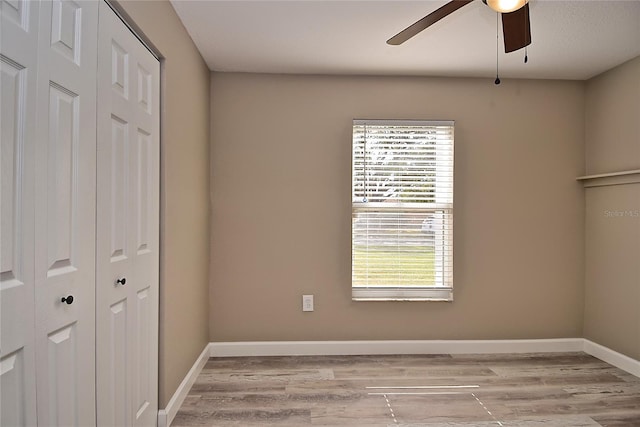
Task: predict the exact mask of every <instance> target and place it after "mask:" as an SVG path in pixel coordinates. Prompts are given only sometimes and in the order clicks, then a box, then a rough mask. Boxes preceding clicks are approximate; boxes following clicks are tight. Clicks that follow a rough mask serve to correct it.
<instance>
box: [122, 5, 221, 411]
mask: <svg viewBox="0 0 640 427" xmlns="http://www.w3.org/2000/svg"><path fill="white" fill-rule="evenodd" d="M119 5H120V6H121V7H123V8H124V10H125V12H126V13H127V14H128V15H129V16H130V17H131V19H132V20H133V21H134V22H135V24H136V25H137V26H138V27H140V29H141V30H142V32H143V33H144V35H145V36H146V37H147V38H148V39H150V40H151V42H152V43H153V44H154V45H155V46H156V47H157V49H158V50H159V51H160V53H161V54H162V56H163V57H164V59H163V61H162V98H163V99H162V112H161V120H162V125H161V126H162V127H161V133H162V136H161V139H162V153H161V156H162V157H161V178H160V179H161V196H160V197H161V218H160V221H161V223H160V227H161V258H160V378H159V380H160V384H159V385H160V396H159V405H160V407H161V408H163V407H165V406H166V404H167V402H168V400H169V399H170V398H171V396H172V395H173V393H174V392H175V390H176V389H177V387H178V385H179V384H180V382H181V381H182V379H183V378H184V376H185V375H186V373H187V372H188V371H189V369H190V368H191V366H192V365H193V363H194V362H195V360H196V358H197V357H198V355H199V354H200V353H201V352H202V350H203V349H204V347H205V345H206V344H207V342H208V340H209V339H208V333H209V332H208V305H207V301H208V294H209V290H208V276H209V265H208V261H209V239H208V234H209V222H210V212H209V203H208V202H209V162H208V159H209V70H208V68H207V66H206V64H205V63H204V61H203V59H202V57H201V56H200V54H199V53H198V51H197V50H196V48H195V46H194V44H193V42H192V41H191V39H190V38H189V35H188V34H187V32H186V30H185V29H184V27H183V26H182V23H181V22H180V20H179V18H178V16H177V15H176V14H175V12H174V10H173V8H172V6H171V4H170V3H169V2H168V1H158V0H153V1H129V0H121V1H120V2H119Z"/></svg>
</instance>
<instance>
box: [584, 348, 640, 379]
mask: <svg viewBox="0 0 640 427" xmlns="http://www.w3.org/2000/svg"><path fill="white" fill-rule="evenodd" d="M584 352H585V353H587V354H590V355H592V356H593V357H597V358H598V359H600V360H602V361H604V362H607V363H608V364H610V365H613V366H615V367H616V368H620V369H622V370H623V371H627V372H628V373H630V374H631V375H635V376H636V377H639V378H640V361H638V360H635V359H632V358H630V357H629V356H625V355H624V354H621V353H618V352H617V351H614V350H611V349H610V348H608V347H605V346H603V345H600V344H596V343H594V342H593V341H589V340H588V339H585V340H584Z"/></svg>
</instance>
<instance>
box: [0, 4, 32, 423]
mask: <svg viewBox="0 0 640 427" xmlns="http://www.w3.org/2000/svg"><path fill="white" fill-rule="evenodd" d="M0 12H1V14H2V17H1V22H0V40H1V41H2V42H1V43H0V73H1V77H0V85H1V86H0V91H1V92H0V95H1V96H0V100H1V103H0V114H1V116H0V138H1V139H0V143H1V146H0V162H1V163H0V176H1V177H0V179H1V184H2V188H1V190H0V224H1V226H0V240H1V241H2V244H1V246H0V266H1V267H2V268H1V271H0V425H2V426H13V425H34V424H35V423H36V373H35V366H36V365H35V337H34V332H35V317H34V316H35V310H34V305H33V301H34V289H35V284H34V250H33V243H34V239H33V235H34V234H33V233H34V224H33V202H34V176H33V171H34V164H33V160H34V153H35V143H36V138H35V132H34V131H35V128H34V127H33V126H32V123H30V122H29V118H33V117H35V108H36V79H37V60H38V55H37V46H38V7H37V5H36V7H33V5H32V4H31V3H30V2H28V1H23V2H9V1H4V0H3V1H1V2H0ZM5 40H12V41H13V42H12V43H6V42H5Z"/></svg>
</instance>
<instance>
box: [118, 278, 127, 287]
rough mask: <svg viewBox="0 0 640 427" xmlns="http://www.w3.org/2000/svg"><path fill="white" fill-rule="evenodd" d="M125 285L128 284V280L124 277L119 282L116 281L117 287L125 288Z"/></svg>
mask: <svg viewBox="0 0 640 427" xmlns="http://www.w3.org/2000/svg"><path fill="white" fill-rule="evenodd" d="M125 283H127V278H126V277H123V278H122V279H118V280H116V285H122V286H124V285H125Z"/></svg>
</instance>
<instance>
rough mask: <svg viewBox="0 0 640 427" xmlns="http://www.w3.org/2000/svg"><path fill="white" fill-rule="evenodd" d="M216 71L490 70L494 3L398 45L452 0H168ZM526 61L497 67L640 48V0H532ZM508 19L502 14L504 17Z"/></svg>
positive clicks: (563, 72) (578, 70)
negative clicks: (399, 37)
mask: <svg viewBox="0 0 640 427" xmlns="http://www.w3.org/2000/svg"><path fill="white" fill-rule="evenodd" d="M171 3H172V4H173V7H174V8H175V10H176V12H177V13H178V15H179V16H180V19H181V20H182V22H183V23H184V25H185V27H186V28H187V31H188V32H189V34H190V35H191V37H192V39H193V40H194V42H195V44H196V46H197V47H198V49H199V50H200V52H201V53H202V56H203V57H204V59H205V61H206V62H207V64H208V65H209V68H210V69H212V70H214V71H239V72H260V73H300V74H362V75H414V76H465V77H492V76H495V67H496V13H495V12H493V11H492V10H491V9H489V8H488V7H487V6H485V5H484V4H483V3H482V2H481V1H480V0H476V1H474V2H472V3H471V4H469V5H467V6H465V7H463V8H462V9H460V10H458V11H456V12H454V13H453V14H451V15H449V16H448V17H446V18H444V19H443V20H442V21H440V22H438V23H436V24H435V25H433V26H432V27H430V28H428V29H426V30H425V31H423V32H422V33H420V34H418V35H417V36H416V37H414V38H413V39H410V40H409V41H407V42H405V43H404V44H402V45H400V46H389V45H387V44H386V40H387V39H388V38H389V37H391V36H393V35H395V34H396V33H398V32H399V31H401V30H402V29H404V28H405V27H407V26H409V25H410V24H412V23H414V22H415V21H417V20H418V19H420V18H422V17H423V16H425V15H427V14H428V13H430V12H432V11H434V10H435V9H437V8H438V7H440V6H442V5H443V4H445V3H446V1H442V0H431V1H380V0H378V1H369V0H355V1H344V0H333V1H271V0H259V1H244V0H233V1H219V0H210V1H203V0H199V1H193V0H171ZM530 11H531V34H532V35H531V38H532V44H531V45H530V46H529V49H528V54H529V62H528V63H527V64H524V63H523V57H524V52H523V51H522V50H521V51H517V52H514V53H510V54H505V53H504V48H503V45H502V27H501V26H500V40H499V43H500V50H501V51H500V54H499V62H500V76H501V77H511V78H541V79H577V80H584V79H588V78H590V77H593V76H595V75H597V74H599V73H601V72H603V71H605V70H608V69H610V68H612V67H614V66H616V65H619V64H621V63H623V62H625V61H627V60H629V59H631V58H634V57H636V56H639V55H640V0H626V1H617V0H601V1H589V0H565V1H559V0H531V1H530ZM500 25H502V24H500Z"/></svg>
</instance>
